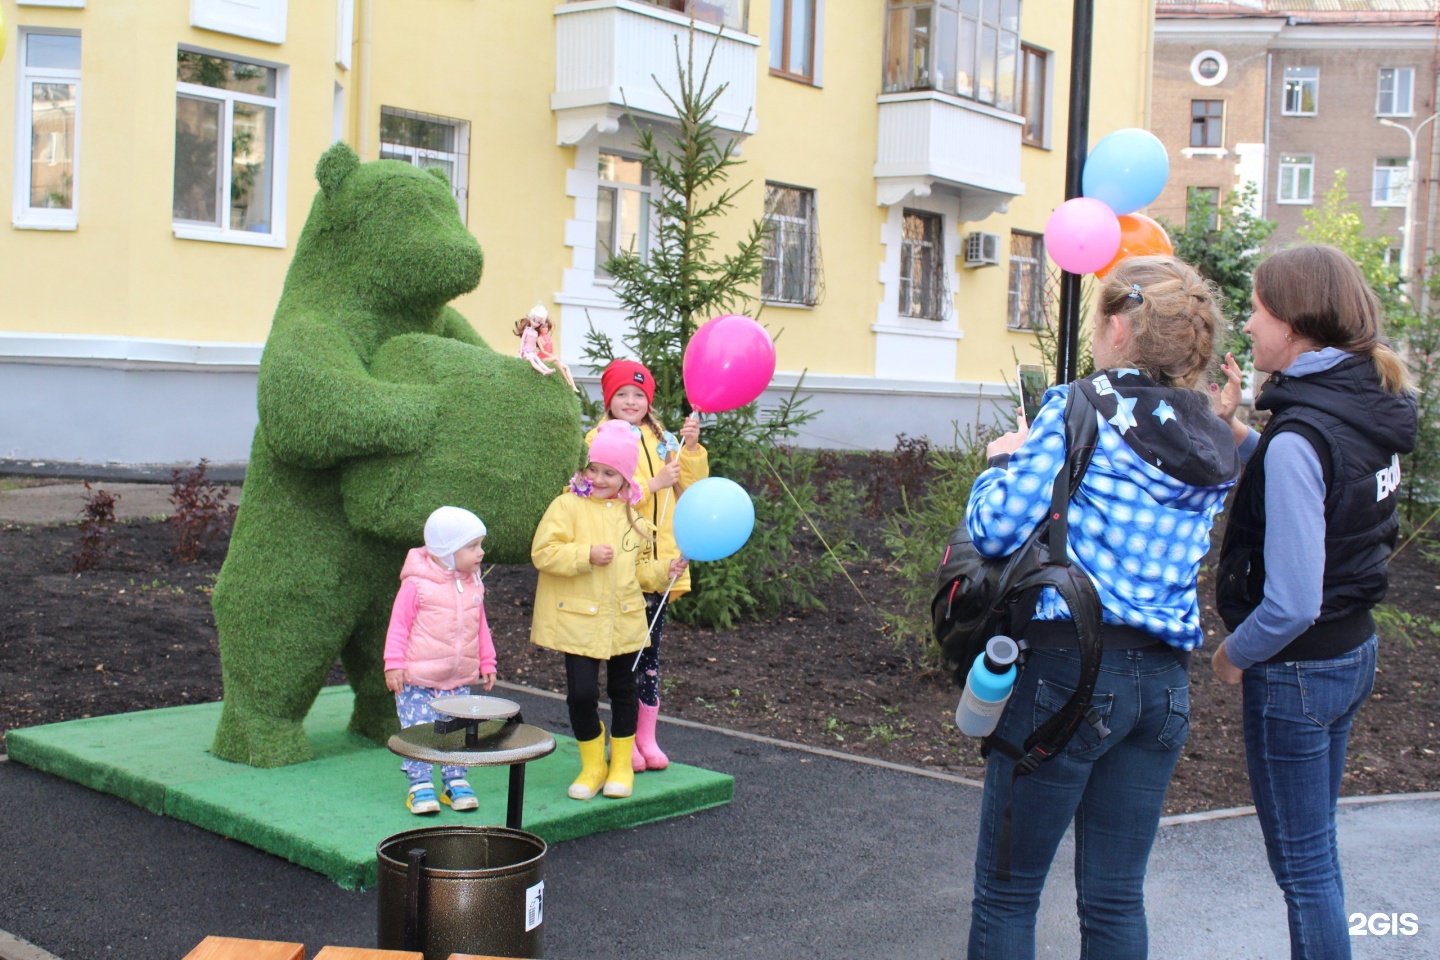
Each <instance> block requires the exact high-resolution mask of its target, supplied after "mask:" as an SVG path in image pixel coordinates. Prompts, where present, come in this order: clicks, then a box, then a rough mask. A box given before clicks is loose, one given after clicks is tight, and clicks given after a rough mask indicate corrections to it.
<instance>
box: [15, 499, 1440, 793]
mask: <svg viewBox="0 0 1440 960" xmlns="http://www.w3.org/2000/svg"><path fill="white" fill-rule="evenodd" d="M871 534H872V535H873V530H872V531H871ZM78 536H79V529H78V527H76V526H73V525H68V526H67V525H62V526H33V527H21V526H15V525H6V526H3V527H0V731H4V730H8V729H12V728H16V727H27V726H33V725H36V724H42V723H52V722H55V721H59V720H69V719H74V718H78V717H87V716H97V715H103V714H110V713H120V712H125V711H130V710H143V709H149V708H153V707H162V706H173V705H177V704H184V703H195V702H201V701H210V700H218V699H219V698H220V696H221V684H220V660H219V654H218V650H217V646H216V634H215V624H214V619H213V616H212V614H211V610H210V590H211V587H212V585H213V583H214V578H215V575H216V573H217V572H218V571H219V568H220V563H221V561H222V560H223V557H224V543H223V541H222V542H221V543H219V544H216V545H215V546H213V547H212V548H211V549H210V550H209V551H207V552H206V553H205V554H204V555H202V557H201V558H200V559H199V561H197V562H196V563H192V564H182V563H179V562H177V561H175V560H174V559H173V557H172V555H171V552H170V548H171V535H170V531H169V529H168V528H167V527H166V526H165V525H164V524H163V523H159V522H155V521H136V522H129V523H123V524H121V525H120V526H119V527H118V531H117V534H116V541H117V549H116V551H115V553H114V554H113V555H112V556H111V557H110V558H109V559H108V560H107V561H106V562H105V563H104V564H103V565H102V566H101V567H100V568H99V569H98V570H94V571H90V572H87V573H83V574H74V573H71V572H69V571H70V567H71V557H72V555H73V554H74V552H75V550H76V547H77V543H78ZM867 539H868V538H867ZM1217 542H1218V537H1217ZM870 546H871V547H872V559H870V560H868V561H864V562H856V563H851V564H847V567H848V569H849V572H850V574H851V576H852V577H853V578H854V579H855V581H856V583H857V584H859V586H860V588H861V590H862V591H863V592H864V594H865V595H866V597H867V598H868V600H869V603H870V604H873V605H875V606H880V607H883V606H884V605H886V604H887V603H891V602H893V599H892V598H893V590H894V586H895V584H894V577H893V574H891V573H889V572H887V570H886V568H885V564H884V563H883V562H882V561H881V560H880V559H875V558H877V557H880V556H882V555H883V548H880V547H878V545H874V544H871V545H870ZM1212 560H1213V554H1212ZM534 580H535V573H534V571H533V570H531V569H529V568H527V567H497V568H495V569H494V570H493V571H491V572H489V573H487V574H486V580H485V582H486V585H487V589H488V594H487V598H486V599H487V608H488V614H489V620H490V624H491V626H492V629H493V631H494V633H495V641H496V647H497V649H498V652H499V657H500V677H501V679H503V680H509V681H512V682H515V683H521V684H527V685H530V686H534V687H539V688H542V689H546V690H562V689H563V686H564V676H563V669H562V666H561V660H560V657H559V656H558V655H557V654H553V653H551V652H549V651H544V650H540V649H538V648H534V647H532V646H530V644H529V643H528V642H527V637H528V631H529V624H530V614H531V598H532V596H533V587H534ZM1210 592H1211V589H1210V585H1209V583H1208V582H1202V585H1201V595H1202V597H1206V596H1207V595H1208V594H1210ZM820 597H821V599H822V600H823V601H824V602H825V604H826V607H827V610H826V611H820V612H813V611H812V612H803V611H798V610H792V611H787V612H785V613H784V614H782V615H781V616H778V617H776V618H774V619H773V620H769V621H767V622H763V623H751V624H745V625H742V626H740V627H737V628H736V629H734V630H725V631H715V630H707V629H696V628H686V627H683V626H679V625H675V624H672V625H671V627H670V629H669V630H668V631H667V634H666V637H665V642H664V648H663V650H662V658H663V664H664V666H663V675H664V683H665V687H664V693H663V697H664V704H663V712H664V713H666V714H669V715H672V716H680V717H685V718H688V719H691V720H697V721H701V722H704V723H709V724H715V725H718V726H723V727H731V728H735V729H739V730H746V731H750V732H753V733H758V734H763V735H766V736H771V737H776V738H779V739H783V740H790V741H798V742H802V743H807V744H813V745H817V746H824V747H828V748H831V749H835V750H840V751H844V752H848V753H854V754H859V755H864V756H867V757H874V758H878V759H883V760H889V761H893V762H896V763H901V764H907V765H913V766H918V767H924V768H928V769H934V770H944V771H949V772H952V773H956V774H960V775H966V776H972V777H978V776H980V775H981V767H980V765H979V764H980V760H979V755H978V751H977V748H976V745H975V743H974V741H971V740H968V739H967V738H964V737H962V736H961V735H960V734H959V733H958V732H957V731H956V729H955V726H954V720H953V712H954V708H955V701H956V695H957V691H956V690H955V689H953V688H952V686H951V685H950V683H949V681H948V680H947V679H946V678H944V677H942V676H940V675H938V674H936V673H933V672H927V671H925V670H923V669H921V668H920V667H918V666H917V665H916V663H917V661H918V659H919V657H918V654H919V651H918V650H916V649H905V648H897V647H896V645H895V644H894V642H893V641H892V640H891V639H889V638H888V637H887V636H885V635H883V634H882V633H881V631H880V626H881V623H880V619H879V617H878V615H877V614H876V612H875V611H874V610H873V609H872V608H871V607H870V606H869V605H867V604H866V603H865V602H863V601H862V600H861V599H860V598H859V597H858V596H857V595H856V593H855V591H854V590H853V589H852V588H851V586H850V585H849V584H848V583H847V582H846V581H845V580H844V579H842V578H837V579H836V580H834V581H833V582H831V583H829V584H827V585H825V586H824V587H823V588H822V589H821V591H820ZM681 602H683V601H681ZM1388 602H1389V603H1390V604H1393V605H1394V606H1395V607H1397V608H1398V609H1400V610H1402V611H1404V612H1406V613H1408V614H1409V615H1411V616H1412V617H1424V618H1430V620H1431V621H1440V568H1437V567H1436V566H1435V565H1432V564H1430V563H1428V562H1426V561H1425V560H1424V559H1423V558H1422V557H1421V555H1420V551H1419V550H1417V549H1414V545H1412V547H1411V549H1409V550H1407V551H1405V552H1404V553H1403V554H1401V556H1400V557H1399V559H1398V560H1397V562H1395V563H1394V564H1393V565H1392V568H1391V591H1390V597H1389V600H1388ZM1204 617H1205V627H1206V634H1207V640H1209V638H1213V637H1215V636H1216V633H1215V631H1216V630H1217V629H1218V628H1219V621H1218V618H1217V617H1216V616H1215V614H1214V610H1213V608H1212V607H1210V606H1209V604H1208V603H1207V605H1206V609H1205V610H1204ZM1411 633H1412V634H1415V635H1416V636H1415V637H1414V638H1413V640H1411V641H1409V642H1405V641H1402V640H1401V639H1400V638H1399V636H1398V634H1397V635H1391V636H1382V645H1381V655H1380V674H1379V676H1378V677H1377V680H1376V686H1375V694H1374V696H1373V697H1372V698H1371V700H1370V702H1369V703H1367V704H1366V706H1365V708H1364V709H1363V710H1362V711H1361V713H1360V715H1359V718H1358V719H1357V721H1356V724H1355V728H1354V734H1353V736H1352V739H1351V745H1350V762H1349V765H1348V767H1347V770H1346V774H1345V787H1344V793H1346V794H1347V795H1354V794H1381V793H1401V792H1414V791H1427V790H1440V732H1437V728H1436V722H1437V720H1440V692H1437V685H1440V638H1436V637H1434V636H1433V635H1432V634H1431V633H1430V632H1429V630H1428V629H1423V628H1422V629H1412V630H1411ZM1213 642H1214V641H1213V640H1209V642H1208V643H1207V647H1208V648H1209V649H1213ZM333 676H334V677H335V678H336V679H338V677H339V675H338V672H337V673H336V674H334V675H333ZM1191 681H1192V684H1193V690H1192V693H1191V704H1192V711H1193V712H1192V720H1191V733H1190V740H1189V742H1188V744H1187V745H1186V748H1185V751H1184V755H1183V758H1182V760H1181V762H1180V765H1179V768H1178V770H1177V771H1176V774H1175V779H1174V782H1173V784H1172V786H1171V789H1170V795H1169V799H1168V803H1167V811H1168V812H1170V813H1184V812H1191V811H1196V810H1207V809H1216V808H1223V807H1231V806H1239V805H1244V804H1248V803H1250V796H1249V787H1248V783H1247V778H1246V774H1245V765H1244V747H1243V744H1242V742H1241V736H1240V697H1239V691H1238V688H1232V687H1225V686H1223V685H1221V684H1219V683H1218V682H1217V681H1216V680H1215V679H1214V678H1213V676H1212V675H1211V673H1210V669H1209V665H1208V657H1207V656H1204V655H1201V656H1197V657H1196V658H1195V659H1194V662H1193V664H1192V668H1191ZM662 729H663V728H662ZM676 759H680V760H683V759H684V758H683V757H677V758H676Z"/></svg>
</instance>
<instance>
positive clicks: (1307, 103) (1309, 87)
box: [1280, 67, 1320, 117]
mask: <svg viewBox="0 0 1440 960" xmlns="http://www.w3.org/2000/svg"><path fill="white" fill-rule="evenodd" d="M1319 97H1320V68H1319V67H1286V68H1285V93H1284V98H1285V99H1284V101H1283V102H1282V103H1281V104H1280V112H1281V113H1282V114H1284V115H1285V116H1288V117H1313V116H1315V109H1316V103H1317V101H1318V100H1319Z"/></svg>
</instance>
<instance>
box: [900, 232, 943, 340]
mask: <svg viewBox="0 0 1440 960" xmlns="http://www.w3.org/2000/svg"><path fill="white" fill-rule="evenodd" d="M911 215H914V216H917V217H920V218H921V219H923V220H925V221H927V222H934V223H937V224H938V225H939V226H938V230H937V233H936V237H935V241H934V243H933V244H932V245H931V250H932V251H933V256H934V263H933V265H932V267H931V270H932V275H933V276H934V277H935V280H934V281H932V288H931V292H932V293H933V294H934V295H935V297H936V300H937V302H936V303H935V305H934V306H935V309H936V313H935V314H934V315H929V314H923V313H906V312H905V303H906V299H907V298H906V297H905V291H906V289H907V281H906V277H905V253H906V247H907V244H908V241H907V240H906V239H905V233H904V225H905V218H906V217H908V216H911ZM900 226H901V233H900V275H899V282H898V283H897V284H896V291H897V292H896V301H895V303H896V307H895V310H896V313H897V315H898V316H899V317H900V319H902V320H926V321H931V322H934V323H942V322H944V321H946V320H948V319H950V317H951V315H952V314H953V313H954V309H955V305H954V302H953V301H954V298H955V294H954V291H953V290H952V289H951V287H950V282H949V281H950V276H949V264H948V262H947V260H946V256H947V252H948V247H949V245H948V244H947V243H946V242H945V241H946V238H947V237H948V233H947V230H946V226H945V215H944V214H943V213H937V212H935V211H933V210H924V209H920V208H912V207H906V208H904V209H903V210H901V211H900Z"/></svg>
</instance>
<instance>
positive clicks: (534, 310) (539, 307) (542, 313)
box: [525, 300, 550, 322]
mask: <svg viewBox="0 0 1440 960" xmlns="http://www.w3.org/2000/svg"><path fill="white" fill-rule="evenodd" d="M525 319H526V320H539V321H541V322H544V321H546V320H549V319H550V312H549V311H548V310H546V309H545V304H544V303H542V302H541V301H539V300H536V301H535V306H533V307H531V308H530V312H529V313H527V314H525Z"/></svg>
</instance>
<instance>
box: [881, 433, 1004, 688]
mask: <svg viewBox="0 0 1440 960" xmlns="http://www.w3.org/2000/svg"><path fill="white" fill-rule="evenodd" d="M993 436H994V434H993V433H991V432H989V431H985V430H982V429H981V427H980V426H979V425H978V424H977V425H975V426H972V427H970V428H968V429H967V430H965V431H964V432H962V431H961V429H960V427H959V425H958V424H957V425H956V428H955V444H954V446H951V447H935V448H933V449H932V450H931V451H930V454H929V461H928V468H929V470H930V482H929V483H928V484H927V485H926V487H925V490H924V492H923V493H921V494H920V495H919V496H917V497H914V498H911V497H910V496H909V495H905V496H904V497H903V500H902V503H901V507H900V510H899V511H898V512H896V513H894V514H892V515H891V516H890V517H889V518H887V520H886V523H885V546H886V547H887V548H889V550H890V552H891V557H892V559H891V562H890V569H891V570H892V571H893V572H895V573H897V574H899V579H900V583H901V587H900V600H901V608H900V609H899V610H898V611H884V614H883V615H884V617H885V620H886V622H887V623H888V624H889V626H890V630H891V634H892V636H893V638H894V640H895V643H896V644H897V645H903V644H906V643H912V642H913V643H918V644H919V645H920V647H921V649H923V650H924V651H925V656H924V657H923V658H922V662H924V663H925V664H926V665H929V666H937V665H938V664H939V650H938V649H937V648H936V647H935V643H934V638H933V637H932V636H931V624H930V599H931V598H932V597H933V596H934V594H935V570H936V568H937V567H938V566H939V564H940V555H941V553H942V551H943V550H944V548H945V543H946V541H947V540H948V539H949V537H950V534H951V533H953V532H954V530H955V528H956V527H957V526H958V525H959V524H960V522H961V521H962V520H964V518H965V504H966V503H967V502H968V501H969V499H970V487H971V486H972V485H973V484H974V483H975V478H976V477H978V476H979V475H980V474H981V473H982V472H983V471H984V470H985V466H986V457H985V445H986V444H987V443H989V442H990V440H991V439H992V438H993Z"/></svg>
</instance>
